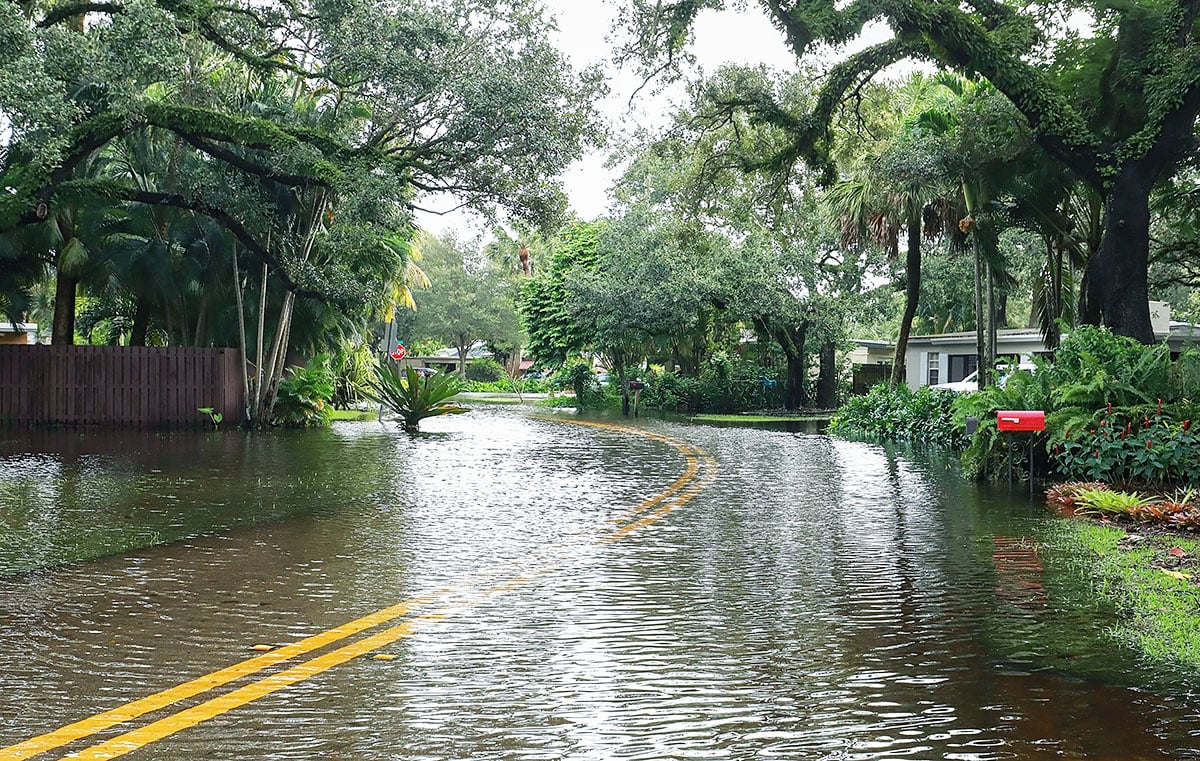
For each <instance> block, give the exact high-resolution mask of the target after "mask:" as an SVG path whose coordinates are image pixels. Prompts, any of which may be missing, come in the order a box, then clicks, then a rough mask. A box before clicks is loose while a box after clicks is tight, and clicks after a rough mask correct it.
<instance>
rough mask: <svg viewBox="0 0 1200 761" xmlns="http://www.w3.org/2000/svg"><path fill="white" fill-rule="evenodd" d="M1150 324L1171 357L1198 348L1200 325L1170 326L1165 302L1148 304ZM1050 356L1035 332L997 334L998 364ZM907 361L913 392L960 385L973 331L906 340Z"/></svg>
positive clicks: (971, 368)
mask: <svg viewBox="0 0 1200 761" xmlns="http://www.w3.org/2000/svg"><path fill="white" fill-rule="evenodd" d="M1150 324H1151V327H1153V329H1154V335H1155V336H1157V337H1158V339H1159V340H1160V341H1166V342H1167V344H1168V345H1170V347H1171V354H1172V355H1178V354H1179V352H1180V351H1182V350H1183V348H1184V347H1185V346H1189V345H1200V325H1191V324H1190V323H1186V322H1173V321H1172V320H1171V306H1170V305H1169V304H1167V303H1166V302H1163V301H1152V302H1150ZM1053 354H1054V353H1053V352H1052V351H1050V350H1048V349H1047V348H1046V342H1045V341H1044V340H1043V339H1042V334H1041V332H1040V331H1039V330H1037V329H1036V328H1013V329H1008V330H1001V331H998V332H997V334H996V361H997V362H1006V363H1008V364H1010V365H1017V364H1019V363H1022V362H1029V361H1030V360H1031V359H1033V358H1034V357H1040V358H1042V359H1049V358H1051V357H1052V356H1053ZM907 357H908V363H907V364H908V370H907V373H906V376H905V377H906V378H907V380H908V386H909V388H911V389H913V390H914V391H915V390H917V389H918V388H920V387H921V386H932V385H934V384H935V383H954V382H957V381H960V380H962V379H963V378H965V377H967V376H968V375H970V374H971V373H973V372H975V367H976V364H977V362H978V355H977V353H976V345H975V331H970V332H965V333H941V334H938V335H931V336H913V337H912V338H910V339H908V352H907Z"/></svg>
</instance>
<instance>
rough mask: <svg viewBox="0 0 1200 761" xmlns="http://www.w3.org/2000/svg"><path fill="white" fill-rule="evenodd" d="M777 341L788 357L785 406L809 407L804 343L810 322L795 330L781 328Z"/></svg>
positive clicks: (793, 408) (784, 395)
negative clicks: (805, 377)
mask: <svg viewBox="0 0 1200 761" xmlns="http://www.w3.org/2000/svg"><path fill="white" fill-rule="evenodd" d="M779 334H780V335H778V336H777V337H776V340H777V341H778V342H779V345H780V347H781V348H782V349H783V355H784V356H785V357H787V381H786V382H785V383H784V387H783V406H784V407H785V408H787V409H789V410H796V409H800V408H802V407H807V406H808V392H807V391H806V390H805V388H804V376H805V375H806V374H807V368H806V367H805V363H804V342H805V340H806V339H807V337H808V322H807V321H805V322H802V323H801V324H800V325H799V326H798V327H795V328H790V329H788V328H781V329H780V330H779Z"/></svg>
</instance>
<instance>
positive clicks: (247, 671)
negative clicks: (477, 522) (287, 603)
mask: <svg viewBox="0 0 1200 761" xmlns="http://www.w3.org/2000/svg"><path fill="white" fill-rule="evenodd" d="M566 422H572V423H576V424H578V425H587V426H591V427H596V428H604V429H609V430H614V431H620V432H623V433H633V434H638V435H643V436H646V437H648V438H651V439H655V440H658V441H661V442H664V443H666V444H668V445H670V446H672V447H674V448H675V449H677V450H679V451H681V452H683V453H684V454H685V455H687V462H688V466H687V468H686V469H685V473H684V475H683V476H680V477H679V478H677V479H676V480H675V481H673V482H672V483H671V484H670V485H668V486H667V487H665V488H664V489H663V490H662V491H660V492H659V493H658V494H656V495H655V496H653V497H651V498H649V499H647V500H645V501H643V502H642V503H640V504H639V505H637V506H636V507H635V508H634V509H633V510H632V511H631V513H630V515H634V516H636V515H638V514H642V513H646V511H647V510H650V509H651V508H652V507H654V506H655V505H658V504H660V503H663V502H664V501H666V504H665V505H664V506H663V507H660V508H658V509H657V510H654V511H653V512H650V513H646V514H645V515H643V517H641V518H640V519H638V520H636V521H633V522H632V523H629V524H627V525H624V526H621V527H620V528H618V529H616V530H615V531H613V532H611V533H609V534H608V535H606V536H604V537H601V538H600V539H599V540H598V542H600V543H610V542H614V541H617V540H619V539H621V538H624V537H625V536H628V535H629V534H631V533H633V532H634V531H637V530H638V529H640V528H643V527H645V526H648V525H650V524H651V523H654V522H655V521H658V520H660V519H661V518H662V517H664V516H665V515H667V514H668V513H670V512H671V511H672V510H674V509H675V508H677V507H679V506H682V505H683V504H686V503H687V502H689V501H691V500H692V499H693V498H694V497H695V496H696V495H697V494H699V493H700V491H701V490H702V489H703V488H704V486H707V485H708V484H709V483H711V481H712V480H713V478H714V477H715V474H714V473H713V472H712V469H713V466H714V465H715V463H714V461H713V459H712V458H711V457H710V456H708V455H707V454H704V453H703V452H701V451H700V450H696V449H694V448H692V447H690V446H688V445H686V444H684V443H683V442H680V441H678V440H675V439H672V438H670V437H667V436H663V435H661V434H653V433H650V432H646V431H640V430H637V429H631V428H626V427H623V426H617V425H612V424H607V423H592V422H585V421H566ZM695 453H699V454H701V455H703V464H704V466H705V469H706V470H707V471H708V472H707V473H706V474H705V475H704V477H703V478H701V479H699V480H698V481H696V482H695V483H692V485H691V488H688V489H686V490H683V487H685V486H688V484H689V483H690V482H692V480H693V479H695V478H696V475H697V473H699V472H700V461H699V459H698V458H697V457H695V456H694V454H695ZM681 490H683V491H681ZM668 500H669V501H668ZM557 567H560V566H559V564H554V565H547V566H544V567H543V568H541V569H538V570H534V571H528V570H527V571H526V572H525V574H524V575H522V576H518V577H515V578H511V579H508V580H506V581H503V582H501V583H499V584H497V585H494V586H492V587H491V588H490V589H486V590H484V591H483V595H484V596H485V597H486V596H489V595H491V594H497V593H503V592H508V591H511V590H514V589H516V588H518V587H520V586H522V585H524V584H528V583H530V582H532V581H533V580H534V579H536V578H538V577H540V576H542V575H544V574H545V573H548V572H549V571H551V570H553V569H554V568H557ZM497 575H498V574H495V573H492V574H476V575H475V576H476V577H482V578H489V577H490V578H496V576H497ZM481 580H482V579H481ZM454 591H455V590H454V588H453V587H447V588H445V589H443V590H439V591H438V593H437V596H430V595H426V596H421V597H414V598H412V599H410V600H406V601H404V602H401V603H398V604H396V605H392V606H389V607H387V608H383V609H381V610H378V611H376V612H374V613H371V614H368V615H366V616H363V617H361V618H358V619H355V620H354V621H350V622H348V623H345V624H342V625H340V626H337V627H334V628H332V629H329V630H327V631H325V632H321V633H320V634H316V635H313V636H311V637H307V638H305V639H303V640H300V641H298V642H295V643H292V644H290V645H285V646H283V647H280V648H279V649H277V650H272V651H270V652H268V653H264V654H262V655H259V656H255V657H253V658H248V659H246V660H244V661H241V662H239V663H236V664H233V665H232V666H228V667H226V668H223V669H220V670H218V671H215V672H212V673H210V674H206V675H204V676H201V677H198V678H196V679H192V680H190V681H188V682H185V683H183V684H180V685H178V686H176V687H173V688H170V689H167V690H163V691H160V692H157V693H154V694H153V695H149V696H147V697H144V698H141V699H138V700H135V701H132V702H130V703H126V704H125V705H122V706H120V707H118V708H115V709H112V710H109V711H104V712H102V713H99V714H96V715H94V716H92V717H89V718H87V719H84V720H82V721H78V722H75V723H73V724H69V725H67V726H64V727H62V728H60V729H57V730H55V731H53V732H49V733H46V734H43V735H39V736H37V737H34V738H31V739H29V740H26V741H24V742H21V743H18V744H16V745H12V746H9V747H7V748H3V749H0V761H19V760H21V759H27V758H30V757H32V756H36V755H38V754H41V753H45V752H47V751H49V750H53V749H54V748H58V747H61V746H63V745H66V744H68V743H71V742H73V741H75V740H79V739H83V738H85V737H89V736H91V735H93V734H96V733H98V732H101V731H104V730H106V729H110V728H112V727H114V726H117V725H119V724H123V723H126V722H129V721H132V720H134V719H136V718H139V717H141V716H143V715H145V714H147V713H151V712H153V711H157V710H159V709H162V708H165V707H167V706H169V705H172V704H174V703H177V702H179V701H182V700H185V699H187V698H190V697H194V696H196V695H199V694H202V693H204V692H208V691H210V690H213V689H216V688H218V687H222V686H224V685H226V684H229V683H230V682H233V681H235V680H237V679H240V678H242V677H246V676H249V675H252V674H255V673H258V672H260V671H262V670H264V669H267V668H269V667H271V666H274V665H276V664H279V663H282V662H284V661H287V660H290V659H292V658H294V657H296V656H299V655H304V654H306V653H309V652H311V651H313V650H317V649H319V648H322V647H324V646H326V645H330V644H333V643H334V642H338V641H340V640H343V639H346V638H347V637H350V636H352V635H354V634H358V633H360V632H363V631H365V630H367V629H370V628H374V627H376V626H379V625H380V624H383V623H387V622H390V621H393V620H395V619H397V618H400V617H402V616H404V615H407V614H408V613H410V612H412V611H413V610H414V609H416V608H418V607H420V606H423V605H427V604H429V603H431V602H433V601H435V600H436V599H438V597H440V596H446V595H448V594H450V593H453V592H454ZM475 602H476V601H472V600H467V601H465V602H464V603H461V604H460V605H455V606H451V607H450V608H446V609H445V610H443V611H441V612H439V613H431V614H424V615H421V616H417V617H416V618H417V619H425V620H438V619H442V618H445V617H446V616H447V615H448V611H450V610H453V609H458V608H460V607H462V608H465V607H469V606H470V605H473V604H475ZM413 630H414V621H413V619H410V620H408V621H405V622H403V623H401V624H399V625H396V626H393V627H391V628H389V629H386V630H384V631H381V632H378V633H376V634H373V635H370V636H368V637H365V638H363V639H361V640H358V641H357V642H354V643H352V644H349V645H345V646H343V647H340V648H338V649H336V650H333V651H330V652H328V653H325V654H323V655H320V656H317V657H316V658H312V659H310V660H308V661H305V662H303V663H300V664H297V665H295V666H292V667H290V668H288V669H285V670H283V671H280V672H278V673H276V674H272V675H271V676H268V677H266V678H264V679H260V680H258V681H256V682H253V683H251V684H248V685H245V686H243V687H239V688H237V689H235V690H232V691H231V692H228V693H225V694H223V695H220V696H218V697H215V698H212V699H210V700H207V701H205V702H203V703H200V704H199V705H196V706H193V707H191V708H187V709H184V710H182V711H179V712H177V713H175V714H172V715H170V716H166V717H164V718H162V719H159V720H157V721H154V722H152V723H150V724H147V725H145V726H143V727H140V728H138V729H134V730H130V731H128V732H125V733H123V734H121V735H118V736H117V737H114V738H112V739H110V740H107V741H105V742H102V743H99V744H97V745H94V746H92V747H91V748H88V749H86V750H85V751H82V752H80V753H72V754H69V755H68V756H66V757H65V759H109V758H116V757H117V756H121V755H124V754H126V753H129V752H131V751H133V750H137V749H138V748H141V747H143V746H145V745H147V744H149V743H152V742H155V741H157V740H161V739H163V738H165V737H168V736H170V735H173V734H175V733H177V732H179V731H181V730H184V729H187V728H189V727H193V726H196V725H197V724H200V723H202V722H204V721H207V720H209V719H212V718H213V717H215V716H219V715H220V714H223V713H225V712H227V711H230V710H232V709H234V708H237V707H239V706H242V705H245V704H247V703H250V702H252V701H255V700H258V699H259V698H261V697H264V696H266V695H269V694H271V693H273V692H275V691H277V690H280V689H282V688H284V687H287V686H290V685H292V684H295V683H297V682H300V681H303V680H305V679H308V678H310V677H312V676H315V675H316V674H319V673H321V672H323V671H326V670H328V669H330V668H333V667H334V666H337V665H340V664H342V663H345V662H347V661H349V660H351V659H353V658H356V657H358V656H361V655H365V654H367V653H370V652H372V651H374V650H377V649H379V648H381V647H384V646H385V645H388V644H392V643H394V642H396V641H398V640H400V639H402V638H404V637H407V636H408V635H410V634H411V633H412V632H413ZM65 759H64V761H65Z"/></svg>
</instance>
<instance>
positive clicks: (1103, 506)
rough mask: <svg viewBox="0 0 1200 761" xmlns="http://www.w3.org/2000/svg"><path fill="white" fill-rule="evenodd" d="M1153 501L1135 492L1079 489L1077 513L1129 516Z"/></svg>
mask: <svg viewBox="0 0 1200 761" xmlns="http://www.w3.org/2000/svg"><path fill="white" fill-rule="evenodd" d="M1152 501H1153V500H1152V499H1150V498H1149V497H1145V496H1142V495H1141V494H1137V493H1135V492H1126V491H1113V490H1111V489H1079V490H1078V491H1077V492H1076V493H1075V512H1076V513H1082V514H1088V513H1091V514H1107V515H1115V514H1127V513H1129V512H1130V511H1131V510H1133V509H1135V508H1138V507H1144V506H1146V505H1149V504H1150V503H1151V502H1152Z"/></svg>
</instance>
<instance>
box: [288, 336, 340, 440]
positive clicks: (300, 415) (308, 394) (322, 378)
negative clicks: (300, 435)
mask: <svg viewBox="0 0 1200 761" xmlns="http://www.w3.org/2000/svg"><path fill="white" fill-rule="evenodd" d="M333 385H334V384H333V373H332V372H330V369H329V357H328V356H327V355H325V354H321V355H319V356H317V357H314V358H313V359H312V361H310V362H309V363H308V366H307V367H292V368H288V376H287V377H286V378H284V379H283V380H282V381H281V382H280V384H279V394H278V395H277V396H276V398H275V411H274V414H275V422H276V423H278V424H280V425H285V426H288V427H290V428H308V427H313V426H323V425H329V420H330V417H331V416H332V415H333V404H332V402H331V400H332V399H333Z"/></svg>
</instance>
